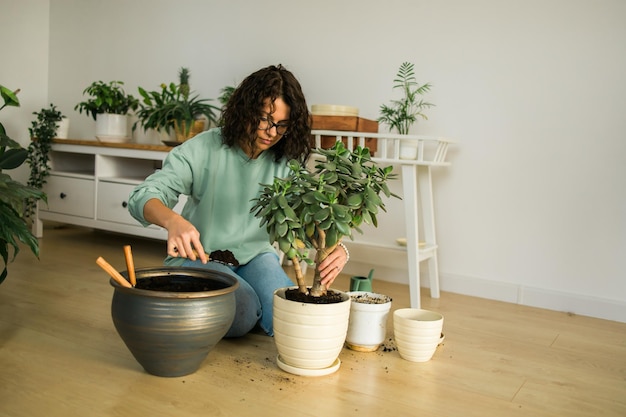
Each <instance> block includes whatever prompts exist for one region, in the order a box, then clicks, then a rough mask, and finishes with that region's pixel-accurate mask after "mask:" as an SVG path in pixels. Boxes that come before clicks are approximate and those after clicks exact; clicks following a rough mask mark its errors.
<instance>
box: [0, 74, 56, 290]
mask: <svg viewBox="0 0 626 417" xmlns="http://www.w3.org/2000/svg"><path fill="white" fill-rule="evenodd" d="M18 92H19V90H17V91H15V92H13V91H11V90H9V89H8V88H6V87H4V86H2V85H0V96H2V99H3V101H4V104H3V105H2V107H0V111H1V110H3V109H4V108H5V107H7V106H12V107H19V106H20V102H19V100H18V98H17V93H18ZM27 157H28V151H27V150H26V149H24V148H23V147H22V146H20V144H19V143H17V142H16V141H14V140H13V139H11V138H10V137H9V136H7V133H6V130H5V129H4V125H3V124H2V123H0V257H2V260H3V262H4V267H3V269H2V273H0V283H2V282H3V281H4V280H5V278H6V277H7V273H8V272H7V265H8V263H9V261H10V260H11V261H12V260H14V259H15V257H16V256H17V254H18V253H19V251H20V247H19V243H18V241H19V242H22V243H24V244H26V245H27V246H28V247H29V248H30V250H31V251H32V252H33V253H34V254H35V255H36V256H37V257H39V241H38V240H37V238H36V237H35V236H33V234H32V232H31V230H30V228H29V227H28V225H27V223H26V221H25V219H24V217H23V213H24V206H25V201H27V200H29V199H35V200H37V199H42V200H44V201H45V200H46V195H45V194H44V193H43V192H42V191H41V190H38V189H36V188H33V187H29V186H28V185H24V184H22V183H20V182H18V181H15V180H13V179H12V178H11V176H10V175H8V174H6V173H5V172H4V171H5V170H11V169H15V168H17V167H19V166H21V165H22V164H23V163H24V161H26V158H27ZM10 248H13V256H12V257H10V252H9V251H10Z"/></svg>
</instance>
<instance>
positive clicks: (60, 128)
mask: <svg viewBox="0 0 626 417" xmlns="http://www.w3.org/2000/svg"><path fill="white" fill-rule="evenodd" d="M56 126H57V134H56V138H57V139H67V138H68V137H69V131H70V119H68V118H67V117H63V118H62V119H61V121H60V122H58V123H57V124H56Z"/></svg>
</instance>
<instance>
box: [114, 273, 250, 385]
mask: <svg viewBox="0 0 626 417" xmlns="http://www.w3.org/2000/svg"><path fill="white" fill-rule="evenodd" d="M135 274H136V276H137V286H136V287H135V288H124V287H122V286H120V285H119V284H118V283H117V282H115V281H114V280H113V279H111V280H110V283H111V285H112V286H113V288H114V292H113V300H112V302H111V316H112V318H113V324H114V325H115V328H116V330H117V332H118V334H119V335H120V337H121V338H122V340H123V341H124V343H125V344H126V346H127V347H128V349H129V350H130V352H131V353H132V354H133V356H134V357H135V359H136V360H137V361H138V362H139V363H140V364H141V366H143V368H144V369H145V370H146V371H147V372H148V373H150V374H152V375H157V376H166V377H174V376H183V375H188V374H191V373H193V372H195V371H196V370H198V368H199V367H200V365H201V364H202V362H203V361H204V359H205V358H206V356H207V355H208V354H209V352H210V351H211V349H213V347H214V346H215V345H216V344H217V342H219V341H220V340H221V339H222V338H223V337H224V335H225V334H226V332H227V331H228V329H229V328H230V326H231V324H232V322H233V319H234V317H235V293H234V291H235V289H236V288H237V287H238V286H239V283H238V282H237V280H236V279H235V278H234V277H231V276H230V275H227V274H224V273H221V272H217V271H208V270H205V269H196V268H177V267H166V266H160V267H154V268H143V269H137V270H136V272H135ZM122 275H123V276H124V277H125V278H126V277H127V273H122ZM158 282H166V283H167V284H169V285H171V284H174V285H175V286H177V287H179V288H176V289H175V291H174V290H171V289H170V290H168V291H159V290H152V289H140V288H139V287H141V286H142V285H147V284H148V283H153V284H155V285H157V284H158ZM191 282H193V283H195V284H197V283H198V282H200V283H201V284H202V287H203V288H201V289H202V291H195V290H194V291H186V290H185V288H186V287H185V286H186V285H190V283H191ZM181 290H184V291H181Z"/></svg>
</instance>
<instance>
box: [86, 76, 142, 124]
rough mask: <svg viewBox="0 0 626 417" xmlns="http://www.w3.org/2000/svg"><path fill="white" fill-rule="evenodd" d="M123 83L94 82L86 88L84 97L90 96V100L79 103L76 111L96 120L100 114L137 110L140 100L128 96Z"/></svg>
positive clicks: (126, 112)
mask: <svg viewBox="0 0 626 417" xmlns="http://www.w3.org/2000/svg"><path fill="white" fill-rule="evenodd" d="M123 85H124V83H123V82H122V81H110V82H108V83H105V82H103V81H94V82H93V83H92V84H91V85H90V86H88V87H87V88H85V90H84V91H83V95H85V94H87V95H89V97H90V98H89V99H87V100H85V101H81V102H80V103H78V104H77V105H76V106H75V107H74V110H78V112H79V113H82V112H83V111H84V112H85V114H87V115H90V116H91V117H93V119H94V120H96V116H97V115H98V114H100V113H111V114H122V115H124V114H128V113H129V112H130V111H131V110H136V109H137V107H138V106H139V100H138V99H136V98H135V97H134V96H133V95H132V94H127V93H126V91H125V90H124V88H123Z"/></svg>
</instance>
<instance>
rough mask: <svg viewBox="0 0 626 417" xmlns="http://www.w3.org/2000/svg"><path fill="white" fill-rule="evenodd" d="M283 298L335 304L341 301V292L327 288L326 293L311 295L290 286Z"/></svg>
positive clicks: (302, 301) (303, 301)
mask: <svg viewBox="0 0 626 417" xmlns="http://www.w3.org/2000/svg"><path fill="white" fill-rule="evenodd" d="M285 298H286V299H287V300H289V301H297V302H299V303H308V304H335V303H340V302H342V301H343V299H342V298H341V293H339V292H337V291H333V290H328V292H327V293H326V295H322V296H320V297H313V296H312V295H309V294H308V293H307V294H304V293H301V292H300V291H299V290H298V289H297V288H290V289H288V290H286V291H285Z"/></svg>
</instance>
